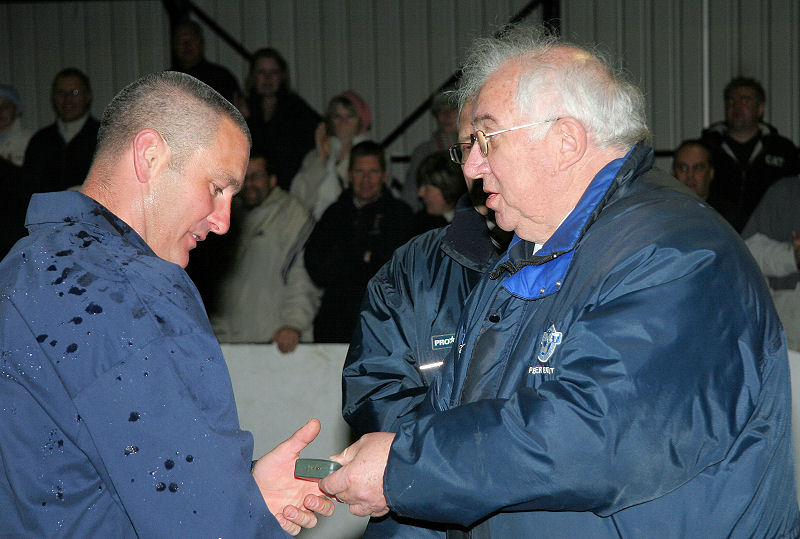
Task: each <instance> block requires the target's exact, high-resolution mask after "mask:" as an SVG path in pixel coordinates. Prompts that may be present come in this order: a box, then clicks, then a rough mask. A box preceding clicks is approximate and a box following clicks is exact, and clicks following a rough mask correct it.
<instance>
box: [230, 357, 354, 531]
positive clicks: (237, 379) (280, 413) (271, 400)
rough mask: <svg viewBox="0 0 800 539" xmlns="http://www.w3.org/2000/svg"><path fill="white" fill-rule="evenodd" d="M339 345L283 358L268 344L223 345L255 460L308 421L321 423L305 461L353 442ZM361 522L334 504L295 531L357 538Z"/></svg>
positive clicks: (323, 455) (336, 450) (240, 417)
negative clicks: (332, 508) (310, 524)
mask: <svg viewBox="0 0 800 539" xmlns="http://www.w3.org/2000/svg"><path fill="white" fill-rule="evenodd" d="M346 352H347V345H344V344H331V345H326V344H316V345H311V344H309V345H303V344H301V345H300V346H299V347H298V348H297V350H295V351H294V352H293V353H291V354H288V355H284V354H281V353H279V352H278V350H277V348H275V347H274V346H271V345H241V344H227V345H223V346H222V353H223V354H224V355H225V361H226V362H227V363H228V370H229V371H230V375H231V381H232V383H233V392H234V394H235V395H236V406H237V409H238V410H239V422H240V423H241V426H242V428H243V429H246V430H249V431H250V432H252V433H253V438H254V439H255V451H254V455H255V457H256V458H257V457H260V456H261V455H263V454H264V453H267V452H268V451H270V450H271V449H272V448H273V447H275V446H276V445H277V444H279V443H280V442H282V441H283V440H285V439H286V438H288V437H289V436H291V435H292V433H293V432H294V431H295V430H297V429H298V428H299V427H300V426H302V425H303V424H304V423H305V422H306V421H308V420H309V419H310V418H312V417H316V418H317V419H319V420H320V422H321V423H322V431H321V432H320V434H319V436H318V437H317V439H316V440H315V441H314V443H312V444H311V446H310V447H308V448H307V449H306V450H305V451H303V454H302V455H303V456H304V457H309V458H327V457H328V456H330V455H332V454H334V453H338V452H339V451H341V450H342V449H344V448H345V447H347V446H348V445H350V443H351V440H353V434H351V431H350V427H349V425H347V423H346V422H345V421H344V419H342V382H341V380H342V364H343V363H344V356H345V353H346ZM366 525H367V519H366V518H359V517H356V516H353V515H351V514H350V511H349V510H348V508H347V506H346V505H343V504H336V512H335V513H334V515H333V516H332V517H330V518H325V519H321V520H320V523H319V524H318V525H317V527H316V528H312V529H310V530H304V531H302V532H300V535H299V536H298V537H301V538H303V539H322V538H324V539H356V538H358V537H361V535H362V533H363V532H364V527H365V526H366Z"/></svg>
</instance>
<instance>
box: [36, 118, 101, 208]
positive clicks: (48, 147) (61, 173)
mask: <svg viewBox="0 0 800 539" xmlns="http://www.w3.org/2000/svg"><path fill="white" fill-rule="evenodd" d="M98 129H100V122H98V121H97V120H95V119H94V118H92V117H91V116H89V117H88V118H86V123H85V124H84V125H83V128H81V130H80V131H79V132H78V134H77V135H75V137H74V138H73V139H72V140H70V141H69V142H68V143H67V142H65V141H64V138H63V137H62V136H61V133H59V131H58V125H57V124H56V123H52V124H51V125H48V126H47V127H45V128H43V129H40V130H39V131H37V132H36V134H34V135H33V137H31V140H30V142H29V143H28V149H27V150H25V165H24V168H25V171H26V173H27V174H28V175H29V177H30V181H31V185H32V191H33V192H34V193H46V192H49V191H63V190H64V189H68V188H70V187H73V186H75V185H81V184H82V183H83V180H85V179H86V175H87V174H88V173H89V167H90V166H91V164H92V158H93V157H94V148H95V146H96V145H97V131H98Z"/></svg>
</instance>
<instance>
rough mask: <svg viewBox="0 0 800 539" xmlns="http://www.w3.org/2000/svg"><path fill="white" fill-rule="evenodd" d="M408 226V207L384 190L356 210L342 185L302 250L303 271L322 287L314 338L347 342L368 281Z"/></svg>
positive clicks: (400, 242)
mask: <svg viewBox="0 0 800 539" xmlns="http://www.w3.org/2000/svg"><path fill="white" fill-rule="evenodd" d="M412 226H413V219H412V214H411V209H410V208H409V207H408V205H407V204H406V203H405V202H402V201H400V200H397V199H396V198H394V197H393V196H392V195H391V194H390V193H389V192H388V190H387V189H386V188H384V190H383V194H382V195H381V197H380V198H379V199H378V200H376V201H375V202H373V203H372V204H367V205H366V206H363V207H361V208H357V207H356V206H355V204H354V203H353V191H352V189H347V190H346V191H344V192H343V193H342V194H341V195H340V196H339V199H338V200H337V201H336V202H334V203H333V204H331V206H330V207H329V208H328V209H327V210H325V213H323V214H322V218H321V219H320V220H319V222H318V223H317V225H316V226H315V227H314V231H313V232H311V236H310V237H309V238H308V243H307V244H306V251H305V262H306V271H308V274H309V276H310V277H311V280H312V281H314V284H316V285H317V286H319V287H322V288H324V289H325V292H324V293H323V295H322V304H321V305H320V308H319V312H318V313H317V317H316V319H315V320H314V341H315V342H350V338H351V337H352V336H353V329H354V328H355V326H356V322H357V320H358V313H359V309H360V306H361V298H362V297H363V295H364V291H365V290H366V288H367V282H368V281H369V280H370V278H371V277H372V276H373V275H375V273H377V271H378V269H380V267H381V266H383V265H384V264H385V263H386V262H387V261H388V260H389V259H390V258H391V256H392V253H394V250H395V249H397V248H398V247H400V246H401V245H403V244H404V243H405V242H406V241H408V240H409V239H410V238H411V234H412Z"/></svg>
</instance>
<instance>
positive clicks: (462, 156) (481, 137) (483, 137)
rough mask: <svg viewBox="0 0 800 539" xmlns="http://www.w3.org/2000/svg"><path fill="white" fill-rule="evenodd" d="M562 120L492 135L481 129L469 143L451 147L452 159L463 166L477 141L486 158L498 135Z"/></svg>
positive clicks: (526, 125) (548, 121) (459, 143)
mask: <svg viewBox="0 0 800 539" xmlns="http://www.w3.org/2000/svg"><path fill="white" fill-rule="evenodd" d="M560 119H561V118H552V119H550V120H542V121H541V122H531V123H529V124H522V125H517V126H514V127H509V128H508V129H501V130H500V131H494V132H492V133H484V132H483V131H481V130H480V129H478V130H477V131H475V133H472V134H471V135H470V136H469V142H456V143H455V144H453V145H452V146H450V159H451V160H452V161H453V162H454V163H456V164H458V165H463V164H464V163H466V162H467V158H468V157H469V152H470V150H472V145H473V144H475V142H476V141H477V143H478V148H480V150H481V155H483V156H484V157H486V156H488V155H489V139H491V138H492V137H496V136H497V135H501V134H503V133H508V132H509V131H516V130H517V129H523V128H525V127H531V126H534V125H541V124H546V123H550V122H555V121H557V120H560Z"/></svg>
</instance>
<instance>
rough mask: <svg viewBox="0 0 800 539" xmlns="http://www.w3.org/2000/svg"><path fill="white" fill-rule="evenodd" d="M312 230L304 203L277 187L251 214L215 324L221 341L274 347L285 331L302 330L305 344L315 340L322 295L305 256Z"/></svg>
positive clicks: (223, 287)
mask: <svg viewBox="0 0 800 539" xmlns="http://www.w3.org/2000/svg"><path fill="white" fill-rule="evenodd" d="M311 227H312V221H311V220H310V216H309V212H308V210H306V208H305V206H304V205H303V203H302V202H300V201H299V200H298V199H297V198H296V197H294V196H292V195H290V194H289V193H287V192H285V191H282V190H281V189H280V188H277V187H276V188H275V189H273V190H272V192H271V193H270V194H269V196H268V197H267V198H266V199H265V200H264V201H263V202H262V203H261V204H260V205H259V206H258V207H256V208H254V209H253V210H251V211H250V212H249V213H248V214H247V216H246V217H245V219H244V223H243V226H242V232H241V235H240V236H239V239H238V240H237V245H236V250H235V256H236V261H235V262H234V264H233V266H232V268H231V270H230V271H229V272H228V274H227V275H225V276H224V277H223V282H222V284H221V288H220V307H219V310H218V313H217V314H216V315H215V316H214V317H213V318H212V320H211V324H212V327H213V328H214V332H215V334H216V335H217V338H218V339H219V340H220V342H269V341H270V340H271V339H272V335H273V334H274V333H275V331H277V330H278V329H280V328H281V327H283V326H290V327H293V328H295V329H299V330H300V332H301V337H300V340H301V341H303V342H311V341H312V340H313V334H312V333H313V332H312V325H313V320H314V316H315V315H316V312H317V308H318V307H319V299H320V290H319V289H318V288H317V287H316V286H314V284H313V283H312V282H311V279H310V278H309V277H308V274H307V273H306V269H305V264H304V262H303V251H302V246H303V244H304V243H305V240H306V238H307V236H308V233H309V232H310V230H311Z"/></svg>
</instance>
